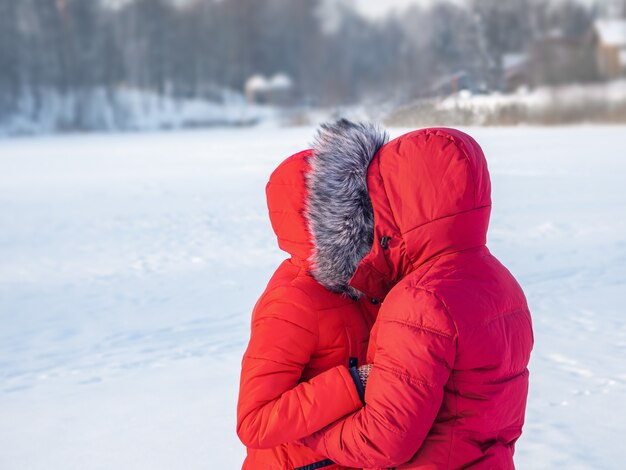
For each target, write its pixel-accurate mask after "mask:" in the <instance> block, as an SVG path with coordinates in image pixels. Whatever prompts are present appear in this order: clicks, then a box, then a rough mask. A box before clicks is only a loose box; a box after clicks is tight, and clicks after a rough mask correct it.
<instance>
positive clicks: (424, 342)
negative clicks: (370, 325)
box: [304, 129, 533, 470]
mask: <svg viewBox="0 0 626 470" xmlns="http://www.w3.org/2000/svg"><path fill="white" fill-rule="evenodd" d="M339 132H343V130H341V129H340V131H339ZM343 137H345V136H343ZM330 140H332V136H330V137H329V138H327V139H326V141H330ZM337 153H338V154H342V152H337ZM323 164H324V163H323V162H322V163H312V165H313V167H315V166H316V165H323ZM318 180H319V178H318ZM366 184H367V190H368V192H369V196H370V199H371V204H372V207H373V214H374V243H373V245H372V247H371V250H370V251H369V254H367V256H365V258H364V259H362V261H361V262H360V263H359V264H358V267H357V268H356V272H355V273H354V275H353V276H352V278H351V279H350V285H351V286H352V287H353V288H356V289H358V290H360V291H361V292H365V293H366V294H367V295H369V296H371V297H373V298H378V299H384V303H383V305H382V307H381V309H380V312H379V315H378V318H377V320H376V324H375V326H374V329H373V331H372V336H371V340H370V347H369V351H368V361H371V362H373V368H372V371H371V374H370V377H369V381H368V383H367V388H366V393H365V401H366V403H367V404H366V406H365V407H364V408H362V409H361V410H360V411H358V412H356V413H354V414H352V415H351V416H349V417H347V418H344V419H342V420H340V421H338V422H337V423H334V424H332V425H330V426H329V427H327V428H325V429H324V430H322V431H321V432H318V433H316V434H314V435H313V436H311V437H309V438H307V439H305V440H304V442H305V443H306V444H307V445H309V446H310V447H311V448H313V449H315V450H316V451H318V452H320V453H322V454H324V455H326V456H328V457H329V458H331V459H333V460H334V461H336V462H338V463H341V464H343V465H350V466H355V467H358V466H363V467H366V468H369V467H371V468H380V467H384V468H387V467H396V466H397V468H402V469H452V468H454V469H458V468H477V469H479V468H485V469H487V468H489V469H498V470H502V469H512V468H514V465H513V452H514V446H515V442H516V440H517V439H518V438H519V436H520V434H521V432H522V425H523V423H524V413H525V407H526V397H527V392H528V369H527V365H528V361H529V356H530V352H531V349H532V345H533V334H532V327H531V317H530V313H529V310H528V307H527V304H526V300H525V298H524V294H523V292H522V289H521V288H520V286H519V285H518V283H517V282H516V281H515V279H514V278H513V276H512V275H511V273H510V272H509V271H508V270H507V269H506V268H505V267H504V266H503V265H502V264H501V263H500V262H499V261H498V260H497V259H496V258H495V257H494V256H493V255H492V254H491V253H490V252H489V250H488V249H487V247H486V246H485V243H486V234H487V225H488V221H489V213H490V209H491V196H490V180H489V173H488V171H487V163H486V161H485V158H484V155H483V153H482V150H481V149H480V147H479V146H478V144H477V143H476V142H475V141H474V139H472V138H471V137H470V136H468V135H466V134H464V133H462V132H460V131H457V130H453V129H424V130H420V131H415V132H411V133H408V134H405V135H403V136H401V137H399V138H397V139H395V140H393V141H391V142H389V143H388V144H386V145H384V146H383V147H382V149H381V150H380V151H379V152H377V153H376V155H375V156H374V157H373V160H372V161H371V164H370V165H369V167H368V170H367V182H366ZM314 191H315V188H311V192H312V193H314ZM337 197H338V198H339V200H342V199H341V195H339V196H337ZM342 204H343V206H342V207H344V206H345V200H342ZM314 236H316V234H315V233H314ZM329 403H331V402H329Z"/></svg>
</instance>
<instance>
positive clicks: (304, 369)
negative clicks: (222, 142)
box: [237, 151, 376, 470]
mask: <svg viewBox="0 0 626 470" xmlns="http://www.w3.org/2000/svg"><path fill="white" fill-rule="evenodd" d="M309 155H310V152H309V151H305V152H300V153H298V154H296V155H293V156H291V157H290V158H288V159H287V160H286V161H285V162H283V163H282V164H281V165H280V166H279V167H278V168H277V169H276V171H275V172H274V173H273V174H272V176H271V178H270V181H269V183H268V184H267V189H266V192H267V201H268V207H269V213H270V219H271V222H272V227H273V228H274V231H275V232H276V235H277V237H278V244H279V246H280V248H281V249H283V250H284V251H287V252H288V253H290V254H291V258H289V259H287V260H285V261H284V262H283V263H282V264H281V265H280V267H279V268H278V269H277V270H276V272H275V273H274V275H273V276H272V278H271V280H270V281H269V284H268V285H267V288H266V290H265V292H264V293H263V295H261V298H260V299H259V300H258V302H257V304H256V306H255V307H254V311H253V314H252V325H251V334H250V342H249V344H248V348H247V350H246V352H245V354H244V357H243V361H242V366H241V383H240V389H239V402H238V405H237V434H238V435H239V438H240V439H241V441H242V442H243V444H244V445H246V447H247V458H246V460H245V462H244V464H243V468H244V469H250V470H294V469H302V470H309V469H319V468H323V469H324V470H326V469H339V468H345V467H340V466H338V465H335V464H334V463H333V462H331V461H330V460H328V459H327V457H325V456H323V455H320V454H319V453H317V452H315V451H313V450H311V449H309V448H307V447H305V446H303V445H302V444H300V443H298V442H297V440H298V439H300V438H302V437H305V436H308V435H309V434H311V433H313V432H315V431H318V430H319V429H321V428H322V427H324V426H326V425H327V424H330V423H331V422H333V421H335V420H337V419H339V418H341V417H342V416H345V415H346V414H349V413H350V412H353V411H355V410H357V409H358V408H360V407H361V406H362V403H361V400H360V398H359V395H358V393H357V389H356V387H355V383H354V381H353V378H352V377H351V375H350V373H349V371H348V366H349V365H356V364H362V363H363V362H364V360H365V354H366V351H367V344H368V338H369V331H370V328H371V326H372V323H373V316H374V315H375V310H376V307H373V306H372V305H371V304H369V303H366V302H363V301H355V300H352V299H351V298H349V297H347V296H344V295H339V294H335V293H332V292H330V291H328V290H326V289H325V288H324V287H322V286H321V285H320V284H319V283H318V282H317V281H315V280H314V279H313V278H312V277H311V276H310V275H309V269H308V268H309V265H308V261H306V260H307V259H308V258H309V256H310V254H311V250H312V247H311V242H310V240H309V239H310V236H309V233H308V231H307V228H306V221H305V218H304V217H303V211H304V199H305V193H306V187H305V182H304V178H305V176H304V175H305V172H306V171H307V168H308V164H307V161H306V160H307V157H308V156H309Z"/></svg>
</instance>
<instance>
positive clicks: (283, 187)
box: [265, 150, 313, 262]
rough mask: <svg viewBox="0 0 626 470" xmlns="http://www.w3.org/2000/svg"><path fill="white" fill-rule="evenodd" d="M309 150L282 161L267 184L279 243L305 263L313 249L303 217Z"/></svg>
mask: <svg viewBox="0 0 626 470" xmlns="http://www.w3.org/2000/svg"><path fill="white" fill-rule="evenodd" d="M310 156H311V151H310V150H304V151H302V152H298V153H296V154H295V155H292V156H291V157H289V158H287V159H286V160H285V161H283V162H282V163H281V164H280V165H279V166H278V168H276V170H274V172H273V173H272V175H271V176H270V179H269V182H268V183H267V185H266V187H265V195H266V197H267V207H268V210H269V216H270V222H271V224H272V228H273V229H274V233H275V234H276V238H277V239H278V246H279V247H280V249H281V250H283V251H286V252H287V253H289V254H290V255H291V256H292V258H294V259H295V260H297V261H301V262H305V261H306V260H307V259H308V258H309V257H310V256H311V253H312V251H313V245H312V243H311V235H310V233H309V230H308V227H307V223H306V219H305V217H304V207H305V200H306V197H307V189H306V183H305V174H306V173H307V172H308V169H309V164H308V162H307V159H308V158H309V157H310Z"/></svg>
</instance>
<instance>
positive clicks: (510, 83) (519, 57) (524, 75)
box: [502, 52, 531, 93]
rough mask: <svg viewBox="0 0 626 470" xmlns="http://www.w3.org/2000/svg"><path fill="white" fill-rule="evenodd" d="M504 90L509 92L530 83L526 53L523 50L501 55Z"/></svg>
mask: <svg viewBox="0 0 626 470" xmlns="http://www.w3.org/2000/svg"><path fill="white" fill-rule="evenodd" d="M502 79H503V82H504V86H503V88H504V91H506V92H508V93H510V92H513V91H515V90H517V89H519V88H522V87H525V86H529V85H530V83H531V77H530V71H529V59H528V54H527V53H525V52H519V53H509V54H504V56H503V57H502Z"/></svg>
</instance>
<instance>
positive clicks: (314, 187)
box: [306, 119, 388, 297]
mask: <svg viewBox="0 0 626 470" xmlns="http://www.w3.org/2000/svg"><path fill="white" fill-rule="evenodd" d="M387 140H388V136H387V133H386V132H384V131H382V130H381V129H379V128H378V127H377V126H375V125H373V124H360V123H353V122H350V121H348V120H346V119H341V120H339V121H337V122H334V123H332V124H322V126H321V127H320V129H319V130H318V132H317V135H316V136H315V141H314V143H313V146H312V147H313V154H312V156H311V159H310V165H311V168H310V171H309V172H308V174H307V187H308V191H309V200H308V206H307V213H306V215H307V219H308V223H309V230H310V232H311V236H312V239H313V245H314V248H313V254H312V256H311V258H310V261H311V268H312V274H313V277H315V279H316V280H317V281H318V282H319V283H320V284H322V285H323V286H324V287H326V288H327V289H329V290H331V291H333V292H339V293H345V294H348V295H350V296H352V297H358V296H359V294H360V293H359V292H357V291H355V290H354V289H353V288H352V287H351V286H350V285H349V284H348V281H349V280H350V278H351V277H352V275H353V274H354V271H355V269H356V267H357V265H358V264H359V262H360V261H361V259H363V257H364V256H365V255H366V254H367V253H368V251H369V250H370V248H371V245H372V242H373V235H374V213H373V210H372V204H371V203H370V198H369V196H368V191H367V182H366V179H367V169H368V166H369V164H370V162H371V160H372V158H373V157H374V155H375V154H376V152H377V151H378V149H379V148H380V147H381V146H382V145H383V144H384V143H385V142H386V141H387Z"/></svg>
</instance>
